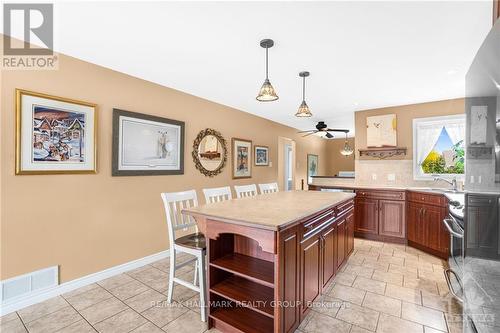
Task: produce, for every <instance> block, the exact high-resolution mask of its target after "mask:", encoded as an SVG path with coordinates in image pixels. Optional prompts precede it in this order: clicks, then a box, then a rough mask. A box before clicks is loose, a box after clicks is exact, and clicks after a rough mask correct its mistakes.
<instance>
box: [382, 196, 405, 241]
mask: <svg viewBox="0 0 500 333" xmlns="http://www.w3.org/2000/svg"><path fill="white" fill-rule="evenodd" d="M378 209H379V218H378V221H379V228H378V233H379V235H382V236H389V237H398V238H405V235H406V230H405V227H406V222H405V220H406V219H405V202H404V201H392V200H379V202H378Z"/></svg>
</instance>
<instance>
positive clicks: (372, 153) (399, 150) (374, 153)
mask: <svg viewBox="0 0 500 333" xmlns="http://www.w3.org/2000/svg"><path fill="white" fill-rule="evenodd" d="M398 155H406V147H382V148H367V149H359V156H360V157H361V156H368V157H374V158H378V159H381V160H382V159H384V158H387V157H393V156H398Z"/></svg>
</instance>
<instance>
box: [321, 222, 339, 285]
mask: <svg viewBox="0 0 500 333" xmlns="http://www.w3.org/2000/svg"><path fill="white" fill-rule="evenodd" d="M335 228H336V226H335V224H332V226H330V227H329V228H326V230H324V231H323V232H322V233H321V239H322V246H321V247H322V250H321V263H322V265H321V266H322V275H323V276H322V287H325V286H326V285H327V284H328V282H329V281H330V279H331V278H332V277H333V275H334V274H335V271H336V269H337V267H336V266H335V260H334V257H335V245H336V239H335V233H336V230H335Z"/></svg>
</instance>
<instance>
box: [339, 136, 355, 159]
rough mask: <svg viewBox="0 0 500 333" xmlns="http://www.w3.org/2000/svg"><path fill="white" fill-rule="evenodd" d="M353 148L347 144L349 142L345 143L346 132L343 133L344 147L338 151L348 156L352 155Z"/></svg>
mask: <svg viewBox="0 0 500 333" xmlns="http://www.w3.org/2000/svg"><path fill="white" fill-rule="evenodd" d="M353 152H354V150H353V149H352V148H351V147H350V146H349V143H347V132H346V134H345V141H344V148H342V150H341V151H340V153H341V154H342V155H344V156H349V155H352V153H353Z"/></svg>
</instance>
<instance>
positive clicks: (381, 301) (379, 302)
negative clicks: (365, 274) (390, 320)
mask: <svg viewBox="0 0 500 333" xmlns="http://www.w3.org/2000/svg"><path fill="white" fill-rule="evenodd" d="M362 305H363V306H364V307H366V308H370V309H372V310H377V311H380V312H384V313H387V314H390V315H393V316H396V317H400V316H401V300H399V299H395V298H391V297H387V296H383V295H378V294H374V293H370V292H368V293H366V296H365V299H364V300H363V304H362Z"/></svg>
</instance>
